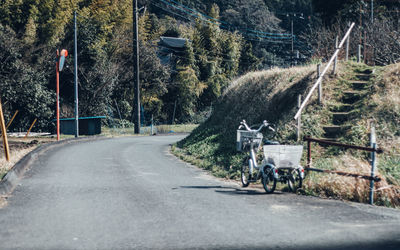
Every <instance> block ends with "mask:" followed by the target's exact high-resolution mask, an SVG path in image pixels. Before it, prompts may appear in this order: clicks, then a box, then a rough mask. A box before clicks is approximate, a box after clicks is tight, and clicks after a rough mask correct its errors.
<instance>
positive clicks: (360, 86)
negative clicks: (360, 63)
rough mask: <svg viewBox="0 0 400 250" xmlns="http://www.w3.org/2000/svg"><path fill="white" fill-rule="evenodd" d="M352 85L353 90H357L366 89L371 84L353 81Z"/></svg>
mask: <svg viewBox="0 0 400 250" xmlns="http://www.w3.org/2000/svg"><path fill="white" fill-rule="evenodd" d="M350 84H351V85H352V87H353V89H355V90H361V89H365V88H367V87H368V86H369V83H368V82H367V81H355V80H352V81H350Z"/></svg>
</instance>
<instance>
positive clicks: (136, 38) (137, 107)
mask: <svg viewBox="0 0 400 250" xmlns="http://www.w3.org/2000/svg"><path fill="white" fill-rule="evenodd" d="M134 2H135V3H134V5H133V7H134V9H133V13H134V15H133V16H134V19H135V20H134V22H133V30H134V38H133V51H134V57H133V67H134V74H133V75H134V86H133V88H134V92H135V103H134V105H133V110H134V111H133V112H134V122H135V134H140V88H139V85H140V84H139V34H138V7H137V0H134Z"/></svg>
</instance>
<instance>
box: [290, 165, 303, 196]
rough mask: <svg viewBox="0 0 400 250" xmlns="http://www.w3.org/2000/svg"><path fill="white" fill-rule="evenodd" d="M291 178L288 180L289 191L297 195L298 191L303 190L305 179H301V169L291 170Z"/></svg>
mask: <svg viewBox="0 0 400 250" xmlns="http://www.w3.org/2000/svg"><path fill="white" fill-rule="evenodd" d="M289 171H290V173H289V178H288V186H289V190H290V191H291V192H293V193H296V191H297V189H299V188H301V186H302V185H303V179H302V178H301V177H300V170H299V169H292V170H289Z"/></svg>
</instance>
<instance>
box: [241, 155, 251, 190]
mask: <svg viewBox="0 0 400 250" xmlns="http://www.w3.org/2000/svg"><path fill="white" fill-rule="evenodd" d="M249 160H250V157H246V158H245V159H244V161H243V164H242V169H241V171H240V179H241V181H242V186H243V187H247V186H248V185H249V184H250V166H249Z"/></svg>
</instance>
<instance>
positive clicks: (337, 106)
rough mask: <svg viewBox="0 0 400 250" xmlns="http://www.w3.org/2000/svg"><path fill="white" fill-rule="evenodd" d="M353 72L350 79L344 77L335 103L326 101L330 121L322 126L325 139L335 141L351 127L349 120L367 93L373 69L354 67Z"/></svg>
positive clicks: (355, 113)
mask: <svg viewBox="0 0 400 250" xmlns="http://www.w3.org/2000/svg"><path fill="white" fill-rule="evenodd" d="M353 73H354V74H353V75H354V76H353V77H351V79H346V82H347V84H346V86H345V87H343V88H344V91H342V94H341V95H339V96H338V97H337V98H336V100H335V103H334V104H329V103H328V107H329V111H330V116H329V117H330V121H329V122H328V124H325V125H323V126H322V128H323V130H324V137H325V138H324V139H325V140H328V141H337V140H338V139H339V138H340V137H342V136H343V135H345V134H346V132H347V131H349V130H350V129H351V128H352V124H351V120H352V119H354V118H355V117H356V116H358V115H359V114H357V109H356V107H357V105H358V104H359V103H360V101H362V100H363V99H364V98H365V97H367V95H368V93H369V92H368V88H369V86H370V84H371V83H370V82H369V80H370V79H371V77H372V75H373V71H372V70H371V69H369V68H367V69H362V70H360V69H358V68H354V69H353Z"/></svg>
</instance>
